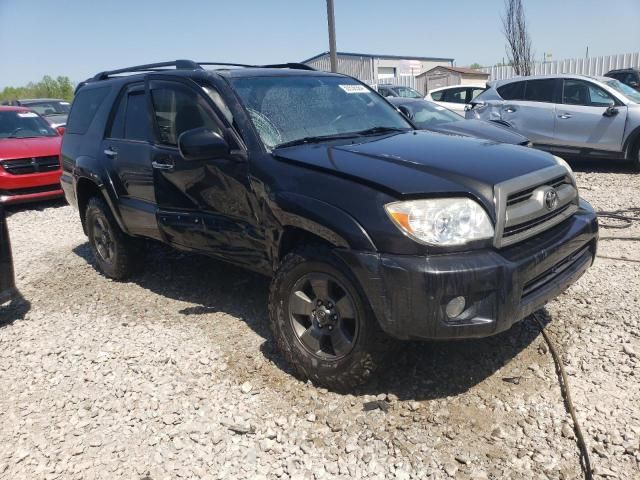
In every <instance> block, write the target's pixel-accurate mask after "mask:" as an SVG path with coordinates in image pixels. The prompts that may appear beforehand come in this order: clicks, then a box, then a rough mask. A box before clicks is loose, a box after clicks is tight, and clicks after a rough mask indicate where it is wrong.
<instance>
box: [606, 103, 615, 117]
mask: <svg viewBox="0 0 640 480" xmlns="http://www.w3.org/2000/svg"><path fill="white" fill-rule="evenodd" d="M617 114H618V109H617V108H616V106H615V105H609V106H608V107H607V109H606V110H605V111H604V113H603V114H602V115H604V116H605V117H613V116H614V115H617Z"/></svg>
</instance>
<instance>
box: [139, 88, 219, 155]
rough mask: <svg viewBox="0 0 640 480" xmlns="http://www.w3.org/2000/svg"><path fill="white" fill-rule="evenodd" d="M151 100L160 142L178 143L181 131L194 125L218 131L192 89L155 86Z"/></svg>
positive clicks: (202, 99) (207, 109)
mask: <svg viewBox="0 0 640 480" xmlns="http://www.w3.org/2000/svg"><path fill="white" fill-rule="evenodd" d="M151 100H152V102H153V109H154V114H155V120H156V123H157V125H158V129H159V131H160V143H164V144H166V145H177V144H178V138H179V137H180V134H181V133H183V132H185V131H187V130H192V129H194V128H202V127H204V128H208V129H210V130H214V131H215V132H217V133H219V134H221V132H220V128H219V127H218V124H217V123H216V120H215V114H214V113H213V111H212V109H211V108H210V107H209V105H207V102H206V101H205V99H204V97H202V95H198V94H197V93H196V92H194V91H193V90H191V89H188V88H185V87H182V86H180V85H175V86H166V87H159V88H154V89H153V90H152V91H151ZM229 113H230V112H229Z"/></svg>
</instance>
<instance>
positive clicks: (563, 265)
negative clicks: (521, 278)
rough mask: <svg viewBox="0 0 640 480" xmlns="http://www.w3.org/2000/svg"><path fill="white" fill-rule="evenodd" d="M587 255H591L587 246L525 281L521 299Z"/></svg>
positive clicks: (524, 298)
mask: <svg viewBox="0 0 640 480" xmlns="http://www.w3.org/2000/svg"><path fill="white" fill-rule="evenodd" d="M587 256H589V257H591V256H592V253H591V250H590V247H588V246H587V247H584V248H583V249H581V250H579V251H577V252H575V253H573V254H572V255H569V256H568V257H567V258H565V259H563V260H561V261H560V262H558V263H557V264H555V265H554V266H553V267H551V268H550V269H548V270H546V271H544V272H542V273H541V274H540V275H538V276H537V277H535V278H534V279H532V280H530V281H528V282H527V283H525V285H524V287H523V289H522V300H526V299H527V297H528V296H529V295H531V294H533V293H535V292H537V291H538V290H540V289H541V288H543V287H544V286H545V285H547V284H549V282H551V281H552V280H554V279H555V278H557V277H559V276H560V275H562V273H564V272H565V271H566V270H568V269H569V268H571V267H572V266H573V265H576V264H578V263H579V262H582V261H584V260H585V259H586V258H587Z"/></svg>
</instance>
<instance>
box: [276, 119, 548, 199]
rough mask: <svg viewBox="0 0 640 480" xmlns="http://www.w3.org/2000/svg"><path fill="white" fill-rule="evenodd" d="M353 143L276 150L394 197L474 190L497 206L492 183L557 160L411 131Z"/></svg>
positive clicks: (536, 153)
mask: <svg viewBox="0 0 640 480" xmlns="http://www.w3.org/2000/svg"><path fill="white" fill-rule="evenodd" d="M358 141H359V142H360V143H353V144H347V145H344V144H341V145H337V144H326V143H325V144H307V145H300V146H295V147H287V148H281V149H276V150H274V155H275V156H276V157H277V158H279V159H281V160H283V161H289V162H292V163H296V164H302V165H304V166H308V167H312V168H316V169H320V170H324V171H328V172H331V173H333V174H336V175H340V176H344V177H349V178H351V179H354V180H356V181H360V182H363V183H368V184H371V185H373V186H375V187H376V188H379V189H380V190H385V191H387V192H390V193H391V194H393V195H394V196H396V197H412V196H418V195H434V194H455V193H460V194H464V195H469V194H472V195H473V196H475V197H477V198H479V199H481V200H482V201H483V202H484V203H485V204H486V206H487V207H488V208H489V210H490V211H492V210H493V186H494V185H495V184H497V183H500V182H503V181H505V180H509V179H511V178H514V177H519V176H521V175H526V174H527V173H531V172H533V171H536V170H540V169H542V168H546V167H549V166H552V165H555V164H556V161H555V160H554V158H553V156H552V155H550V154H548V153H545V152H541V151H539V150H534V149H532V148H526V147H520V146H515V145H508V144H504V143H495V142H490V141H486V140H479V139H474V138H463V137H456V136H452V135H442V134H438V133H431V132H425V131H410V132H406V133H398V134H394V135H387V136H384V137H367V139H366V140H361V139H358Z"/></svg>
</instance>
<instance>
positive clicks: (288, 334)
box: [269, 246, 386, 391]
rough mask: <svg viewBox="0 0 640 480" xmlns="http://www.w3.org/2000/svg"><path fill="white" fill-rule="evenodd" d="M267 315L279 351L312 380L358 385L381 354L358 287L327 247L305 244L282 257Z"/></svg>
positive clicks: (374, 324) (379, 339)
mask: <svg viewBox="0 0 640 480" xmlns="http://www.w3.org/2000/svg"><path fill="white" fill-rule="evenodd" d="M269 313H270V322H271V329H272V331H273V335H274V337H275V340H276V342H277V344H278V347H279V350H280V352H281V353H282V354H283V356H284V357H285V358H286V360H287V361H288V363H289V365H291V367H292V368H294V369H295V371H296V373H297V374H298V375H299V376H301V377H303V378H305V379H310V380H312V381H313V382H314V383H316V384H319V385H324V386H326V387H329V388H332V389H334V390H340V391H344V390H348V389H350V388H352V387H354V386H357V385H359V384H362V383H364V382H366V381H367V380H368V379H369V377H370V376H371V374H372V373H373V372H374V371H375V369H376V367H377V365H378V364H379V363H380V360H381V357H382V356H383V355H384V353H385V346H386V345H385V342H384V336H383V334H382V333H381V331H380V330H379V327H378V325H377V322H376V320H375V318H374V315H373V312H372V311H371V308H370V307H369V304H368V302H367V300H366V298H365V297H364V294H363V293H362V292H361V289H360V286H359V285H358V284H357V281H356V280H355V279H354V278H353V276H352V274H351V272H350V271H349V269H348V268H347V267H346V266H345V265H344V264H343V263H342V262H341V261H340V260H338V259H337V258H336V257H335V256H334V255H333V254H332V252H331V250H330V249H328V248H325V247H322V246H308V247H305V248H303V249H301V250H298V251H296V252H294V253H291V254H289V255H287V256H286V257H285V258H284V259H283V261H282V264H281V266H280V268H279V269H278V272H277V274H276V276H275V277H274V279H273V282H272V285H271V292H270V297H269Z"/></svg>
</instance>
